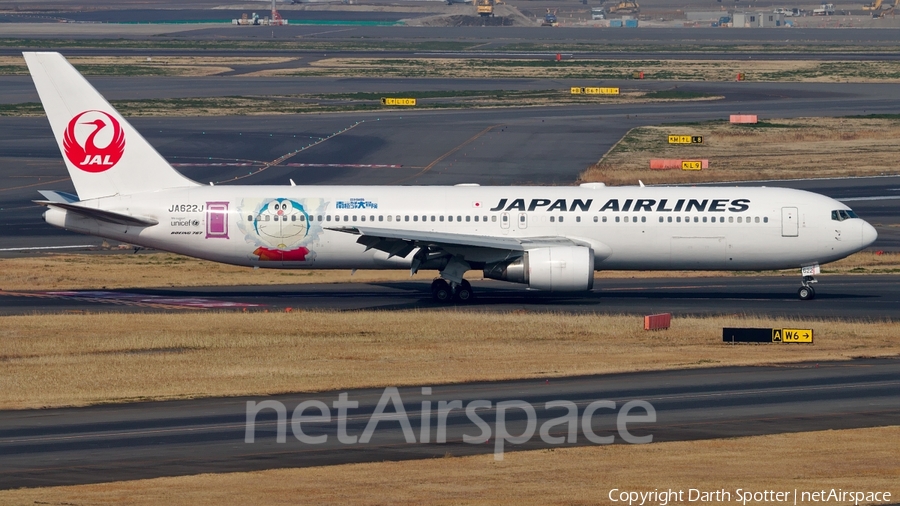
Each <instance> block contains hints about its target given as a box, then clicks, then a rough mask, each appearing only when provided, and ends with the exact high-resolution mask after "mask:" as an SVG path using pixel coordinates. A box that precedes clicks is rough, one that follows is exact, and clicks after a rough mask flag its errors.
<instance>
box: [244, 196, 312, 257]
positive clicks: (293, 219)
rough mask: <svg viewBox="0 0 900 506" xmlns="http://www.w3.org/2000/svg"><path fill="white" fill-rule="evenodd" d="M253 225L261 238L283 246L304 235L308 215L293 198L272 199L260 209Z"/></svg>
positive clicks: (306, 231)
mask: <svg viewBox="0 0 900 506" xmlns="http://www.w3.org/2000/svg"><path fill="white" fill-rule="evenodd" d="M253 226H254V228H255V230H256V233H257V234H258V235H259V236H260V237H261V238H264V239H266V240H268V241H270V242H271V243H272V244H275V245H278V246H280V247H283V246H284V245H286V244H291V243H296V242H298V241H300V240H301V239H303V238H304V237H306V235H307V234H308V233H309V215H308V214H306V211H305V210H304V209H303V206H302V205H301V204H299V203H297V202H294V201H293V200H289V199H272V200H270V201H268V202H267V203H266V204H265V205H263V207H262V208H261V209H260V211H259V214H258V215H257V216H256V219H255V220H254V223H253Z"/></svg>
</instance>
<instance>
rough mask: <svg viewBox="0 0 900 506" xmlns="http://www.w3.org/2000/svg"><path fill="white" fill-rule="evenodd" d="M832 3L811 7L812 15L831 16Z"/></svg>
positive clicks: (832, 11)
mask: <svg viewBox="0 0 900 506" xmlns="http://www.w3.org/2000/svg"><path fill="white" fill-rule="evenodd" d="M833 15H834V4H822V5H821V6H820V7H818V8H816V9H813V16H833Z"/></svg>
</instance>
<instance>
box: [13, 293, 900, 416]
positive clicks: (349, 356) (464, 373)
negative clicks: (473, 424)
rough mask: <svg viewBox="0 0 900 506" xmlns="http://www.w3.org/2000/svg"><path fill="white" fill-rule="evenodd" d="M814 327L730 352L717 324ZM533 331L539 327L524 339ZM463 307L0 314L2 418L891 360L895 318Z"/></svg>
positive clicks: (899, 351)
mask: <svg viewBox="0 0 900 506" xmlns="http://www.w3.org/2000/svg"><path fill="white" fill-rule="evenodd" d="M732 326H736V327H769V328H783V327H789V328H812V329H814V331H815V339H816V342H815V344H814V345H788V344H780V345H779V344H773V345H729V344H724V343H722V337H721V336H722V330H721V329H722V327H732ZM535 329H541V330H540V331H539V332H536V331H535ZM642 329H643V320H642V318H640V317H636V316H602V315H590V314H580V315H572V314H546V313H523V312H512V313H500V314H485V313H480V312H471V311H462V310H452V309H450V310H442V311H405V312H403V311H401V312H397V311H386V312H379V311H361V312H303V311H293V312H291V313H283V312H279V313H262V312H259V313H252V312H250V313H241V312H194V313H166V314H69V315H56V316H52V317H47V316H44V315H29V316H4V317H0V353H2V355H0V363H2V368H0V409H14V408H38V407H47V406H67V405H86V404H94V403H106V402H129V401H137V400H154V399H178V398H195V397H209V396H227V395H264V394H276V393H285V392H310V391H326V390H336V389H349V388H362V387H382V386H400V385H429V384H443V383H458V382H466V381H476V380H478V381H482V380H502V379H511V378H550V377H555V376H569V375H578V374H600V373H613V372H625V371H636V370H657V369H673V368H676V369H677V368H692V367H708V366H725V365H739V364H744V365H746V364H769V363H788V362H798V361H811V360H812V361H818V360H844V359H850V358H852V357H859V356H896V355H900V340H898V339H897V335H898V333H900V323H897V322H885V321H857V322H841V321H821V320H785V319H777V318H754V317H738V316H733V317H717V318H676V319H675V320H674V322H673V324H672V328H670V329H668V330H663V331H655V332H646V331H644V330H642Z"/></svg>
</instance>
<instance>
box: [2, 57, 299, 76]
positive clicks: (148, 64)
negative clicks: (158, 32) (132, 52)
mask: <svg viewBox="0 0 900 506" xmlns="http://www.w3.org/2000/svg"><path fill="white" fill-rule="evenodd" d="M67 59H68V60H69V62H70V63H72V65H74V66H75V67H77V68H79V69H80V70H81V72H82V73H84V74H86V75H161V76H190V77H201V76H212V75H216V74H221V73H223V72H228V71H230V70H232V67H233V66H235V65H271V64H276V63H287V62H290V61H293V60H295V58H290V57H268V58H248V57H242V56H164V57H159V58H151V59H150V60H148V59H147V58H146V57H139V56H73V57H71V58H67ZM0 73H2V74H27V73H28V68H27V66H26V65H25V59H24V58H22V57H21V56H0Z"/></svg>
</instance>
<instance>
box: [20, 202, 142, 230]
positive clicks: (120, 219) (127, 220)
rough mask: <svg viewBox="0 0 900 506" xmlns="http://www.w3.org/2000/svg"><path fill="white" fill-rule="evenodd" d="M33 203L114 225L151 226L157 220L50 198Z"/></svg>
mask: <svg viewBox="0 0 900 506" xmlns="http://www.w3.org/2000/svg"><path fill="white" fill-rule="evenodd" d="M34 203H35V204H40V205H42V206H47V207H55V208H58V209H65V210H66V211H70V212H73V213H76V214H80V215H82V216H85V217H87V218H93V219H95V220H98V221H105V222H107V223H115V224H116V225H129V226H134V227H152V226H154V225H158V224H159V222H158V221H156V220H154V219H151V218H141V217H138V216H130V215H127V214H120V213H114V212H112V211H104V210H103V209H95V208H90V207H84V206H80V205H78V204H73V203H69V202H53V201H50V200H35V201H34Z"/></svg>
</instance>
